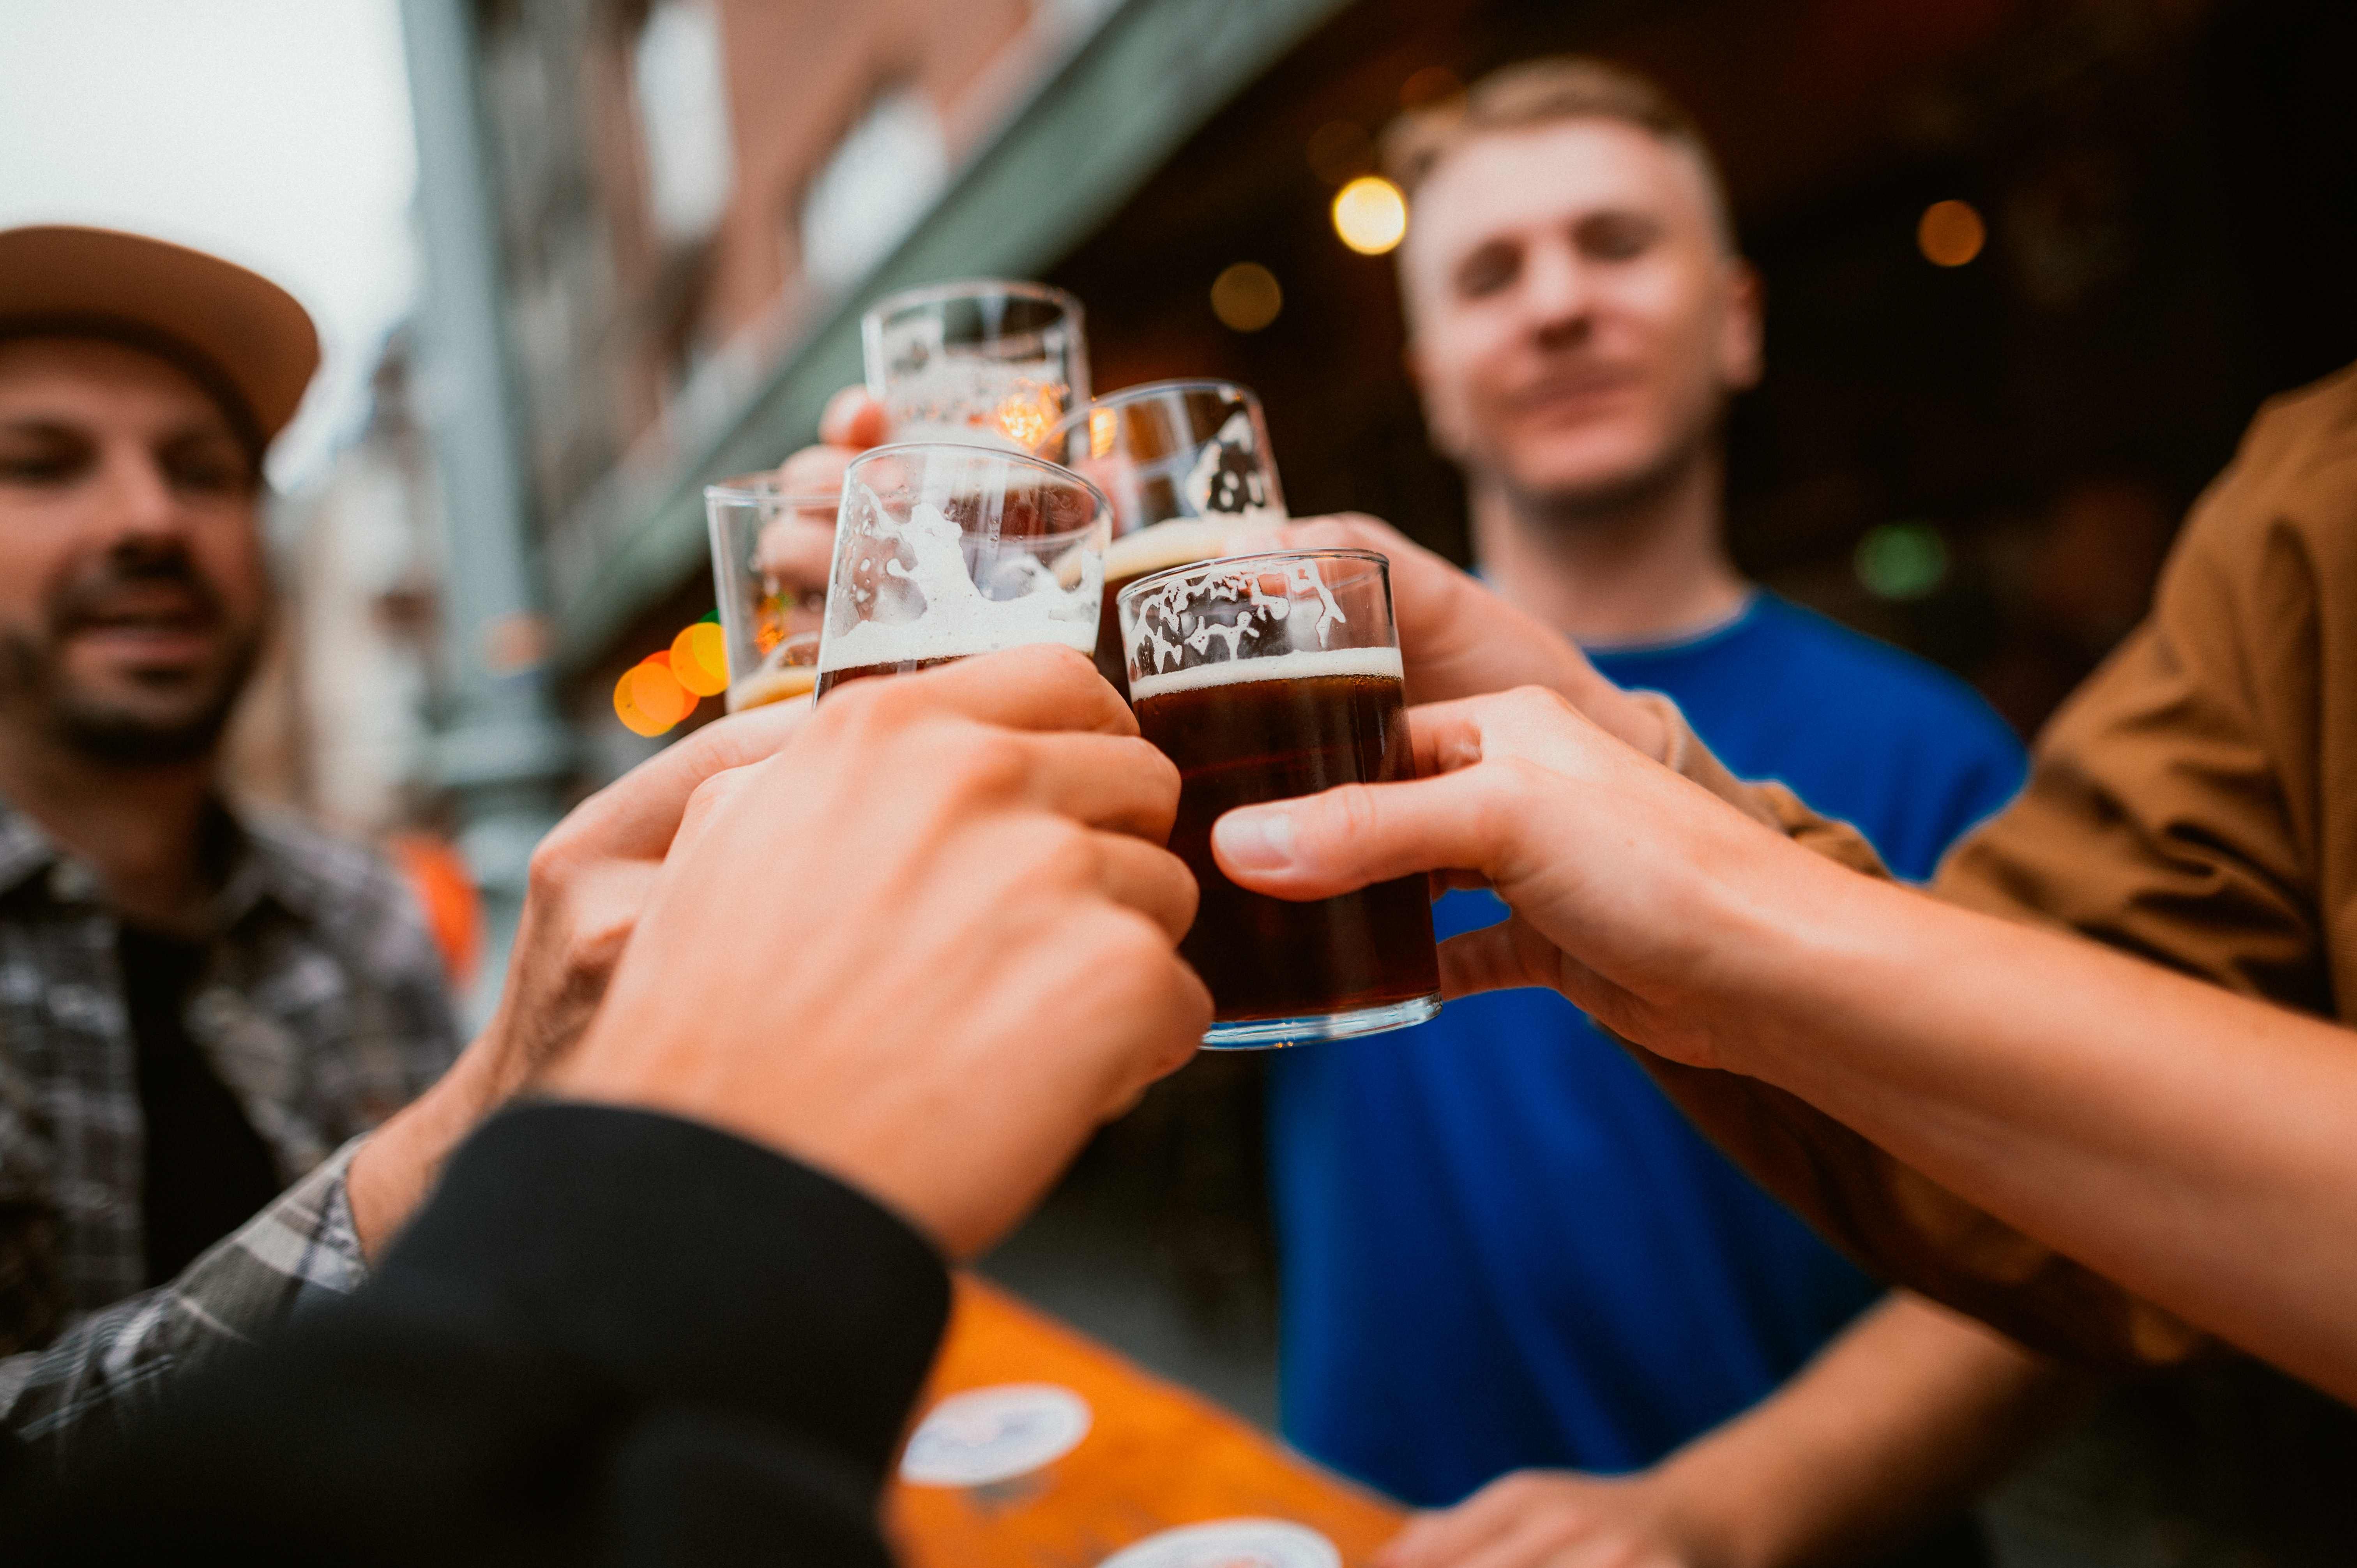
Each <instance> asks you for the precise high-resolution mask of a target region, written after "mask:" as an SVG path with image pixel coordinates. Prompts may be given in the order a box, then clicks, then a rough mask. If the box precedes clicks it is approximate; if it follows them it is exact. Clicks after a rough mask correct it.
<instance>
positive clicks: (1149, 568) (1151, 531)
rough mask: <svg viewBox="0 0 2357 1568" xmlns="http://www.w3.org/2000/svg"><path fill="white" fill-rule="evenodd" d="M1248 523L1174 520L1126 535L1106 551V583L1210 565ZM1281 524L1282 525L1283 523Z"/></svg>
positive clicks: (1181, 518)
mask: <svg viewBox="0 0 2357 1568" xmlns="http://www.w3.org/2000/svg"><path fill="white" fill-rule="evenodd" d="M1242 521H1245V520H1243V519H1238V518H1208V517H1174V518H1172V519H1170V520H1169V521H1168V522H1157V523H1156V524H1155V525H1154V526H1153V527H1151V528H1141V529H1139V530H1138V531H1137V532H1135V533H1125V534H1123V535H1122V536H1121V537H1120V538H1119V539H1116V540H1114V542H1112V543H1111V544H1110V545H1108V546H1106V548H1105V570H1104V575H1105V581H1106V582H1108V583H1118V582H1120V581H1121V580H1122V579H1123V578H1125V577H1143V576H1145V575H1146V574H1147V573H1148V572H1159V571H1161V570H1163V569H1164V568H1165V567H1168V566H1185V565H1188V564H1190V563H1193V562H1196V561H1209V560H1211V558H1212V557H1213V556H1216V555H1219V554H1221V553H1224V552H1225V550H1226V549H1227V543H1228V535H1229V534H1230V533H1231V532H1233V531H1234V530H1235V528H1236V527H1237V526H1238V525H1239V523H1240V522H1242ZM1279 521H1282V520H1281V519H1280V520H1279Z"/></svg>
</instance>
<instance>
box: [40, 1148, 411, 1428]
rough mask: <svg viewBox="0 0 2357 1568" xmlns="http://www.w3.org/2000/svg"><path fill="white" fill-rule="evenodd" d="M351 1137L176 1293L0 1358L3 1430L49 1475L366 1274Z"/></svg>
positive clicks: (132, 1303) (218, 1248)
mask: <svg viewBox="0 0 2357 1568" xmlns="http://www.w3.org/2000/svg"><path fill="white" fill-rule="evenodd" d="M360 1144H361V1140H360V1139H358V1138H355V1139H353V1140H352V1141H351V1142H350V1143H348V1144H345V1145H344V1146H343V1147H342V1148H340V1149H339V1150H337V1151H336V1153H335V1154H334V1155H331V1156H330V1157H329V1158H328V1160H327V1161H326V1162H324V1163H323V1164H322V1165H320V1166H319V1167H318V1168H317V1170H314V1171H313V1172H312V1173H311V1174H310V1175H309V1176H305V1177H304V1178H303V1179H302V1180H301V1181H299V1182H297V1183H296V1184H295V1185H294V1186H293V1187H289V1188H287V1189H286V1191H285V1192H284V1193H283V1194H281V1195H280V1196H279V1197H278V1199H277V1201H275V1202H274V1203H273V1204H272V1205H271V1206H270V1207H269V1208H265V1209H264V1210H263V1211H262V1212H261V1213H259V1214H257V1215H255V1216H254V1217H253V1219H249V1220H247V1221H246V1222H245V1224H244V1225H243V1226H242V1227H240V1228H239V1229H238V1230H236V1231H235V1232H233V1233H232V1234H231V1235H229V1236H227V1237H225V1238H223V1239H222V1240H221V1241H219V1242H217V1243H215V1244H214V1246H213V1247H212V1248H211V1249H210V1251H207V1252H206V1253H205V1254H204V1255H203V1256H202V1257H199V1259H198V1260H197V1261H196V1262H193V1263H190V1264H189V1265H188V1267H187V1268H186V1269H184V1270H183V1271H181V1273H180V1275H179V1277H178V1278H177V1279H175V1280H173V1281H172V1282H171V1283H169V1284H166V1285H159V1286H157V1287H156V1289H153V1290H148V1291H142V1292H141V1293H140V1294H137V1295H134V1296H128V1297H125V1298H124V1300H122V1301H118V1302H116V1303H114V1304H113V1305H111V1306H108V1307H106V1308H104V1309H102V1310H101V1311H98V1312H94V1313H91V1315H89V1316H86V1317H84V1318H82V1319H81V1321H79V1322H78V1323H76V1324H74V1325H73V1326H71V1327H70V1328H68V1329H67V1330H66V1332H65V1333H64V1334H63V1335H62V1336H61V1337H59V1339H58V1340H57V1341H56V1342H55V1343H53V1344H51V1345H49V1346H48V1347H47V1348H43V1349H39V1350H27V1351H25V1352H23V1353H22V1354H20V1355H15V1356H10V1357H8V1358H6V1359H5V1360H0V1425H5V1427H6V1428H7V1429H8V1430H9V1431H11V1432H13V1433H14V1434H15V1435H16V1438H17V1439H18V1440H19V1441H20V1442H21V1443H23V1444H24V1445H25V1447H26V1448H27V1451H28V1452H30V1453H32V1454H34V1455H39V1456H41V1457H42V1458H43V1459H45V1460H46V1462H47V1463H49V1464H51V1465H62V1464H64V1463H66V1462H67V1461H68V1459H69V1458H70V1455H71V1451H73V1450H75V1449H77V1448H80V1447H82V1446H84V1445H86V1444H89V1443H90V1442H91V1441H92V1440H93V1439H95V1438H98V1437H100V1436H102V1435H104V1434H109V1433H111V1432H113V1431H115V1430H117V1429H118V1428H119V1426H120V1424H121V1423H122V1422H123V1421H124V1419H125V1418H126V1417H127V1416H128V1415H130V1414H131V1413H132V1412H135V1410H137V1409H138V1408H140V1407H141V1406H142V1405H144V1404H145V1403H147V1402H152V1401H153V1400H154V1398H155V1397H156V1393H157V1391H159V1390H161V1389H162V1388H163V1387H165V1386H166V1385H167V1384H168V1382H169V1381H170V1380H171V1379H172V1378H173V1377H175V1376H177V1375H178V1373H179V1372H181V1371H182V1370H184V1369H188V1368H189V1367H193V1366H196V1365H198V1364H199V1363H201V1362H202V1361H204V1360H205V1359H207V1358H208V1357H210V1356H211V1355H213V1354H215V1353H216V1352H218V1351H220V1350H221V1348H224V1347H227V1346H231V1345H239V1344H245V1343H248V1342H250V1341H252V1340H254V1339H256V1338H259V1337H262V1336H263V1335H264V1334H265V1333H267V1332H268V1331H269V1330H270V1329H272V1328H273V1327H274V1326H276V1325H278V1324H279V1323H281V1322H283V1321H284V1320H285V1318H286V1317H287V1316H288V1315H289V1314H290V1313H292V1312H294V1311H295V1310H296V1309H297V1308H298V1307H299V1306H300V1305H302V1303H303V1302H304V1300H305V1298H307V1297H316V1296H318V1295H320V1294H323V1293H324V1294H329V1295H348V1294H350V1293H351V1292H352V1291H354V1290H356V1289H358V1288H359V1286H360V1283H361V1281H362V1280H363V1279H365V1278H366V1277H367V1275H368V1263H367V1261H366V1259H365V1258H364V1257H363V1256H362V1255H361V1244H360V1235H359V1232H358V1231H357V1230H355V1229H354V1228H353V1225H352V1208H351V1202H350V1197H348V1195H347V1194H346V1191H345V1187H344V1174H345V1171H346V1168H347V1167H348V1166H349V1165H350V1164H351V1157H352V1152H353V1150H355V1149H357V1148H358V1147H359V1146H360Z"/></svg>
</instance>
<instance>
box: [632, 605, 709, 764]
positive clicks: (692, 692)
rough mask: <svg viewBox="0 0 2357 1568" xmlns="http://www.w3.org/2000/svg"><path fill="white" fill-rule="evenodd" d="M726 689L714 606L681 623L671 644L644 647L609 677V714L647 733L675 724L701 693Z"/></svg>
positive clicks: (691, 709) (635, 731)
mask: <svg viewBox="0 0 2357 1568" xmlns="http://www.w3.org/2000/svg"><path fill="white" fill-rule="evenodd" d="M727 689H728V640H727V638H726V635H724V634H723V633H722V631H721V629H720V617H719V614H718V612H717V611H706V612H705V615H704V618H702V619H700V620H698V621H696V622H695V623H694V625H692V626H688V627H684V628H681V630H680V634H679V635H678V636H677V637H674V638H673V639H671V646H670V647H669V648H666V649H664V650H662V651H660V652H657V653H650V654H648V655H647V656H646V657H645V658H644V659H641V660H639V661H638V662H637V663H636V664H633V665H631V666H630V668H629V669H628V670H625V671H622V678H621V679H620V680H619V681H617V682H614V716H615V717H616V718H618V719H619V720H621V721H622V725H623V727H625V728H627V729H629V730H630V732H631V733H632V734H634V735H642V736H649V737H652V736H659V735H662V734H663V733H665V732H666V731H669V730H671V729H673V728H675V727H677V725H679V722H680V721H681V720H682V719H684V718H686V717H687V715H688V714H692V713H694V712H695V709H696V704H698V703H701V702H702V701H703V700H704V699H705V698H706V697H716V696H718V695H719V694H720V693H723V692H725V691H726V690H727Z"/></svg>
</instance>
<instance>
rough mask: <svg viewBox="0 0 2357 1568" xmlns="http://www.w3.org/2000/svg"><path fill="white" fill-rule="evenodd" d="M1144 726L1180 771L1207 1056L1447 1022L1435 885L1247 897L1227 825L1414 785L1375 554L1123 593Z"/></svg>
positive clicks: (1384, 578) (1212, 573)
mask: <svg viewBox="0 0 2357 1568" xmlns="http://www.w3.org/2000/svg"><path fill="white" fill-rule="evenodd" d="M1119 611H1120V617H1121V632H1122V642H1123V646H1124V649H1125V653H1126V657H1127V662H1128V675H1129V698H1130V705H1131V707H1132V708H1134V709H1135V711H1136V714H1137V723H1138V727H1139V729H1140V730H1141V731H1143V732H1144V734H1145V736H1146V738H1147V739H1148V740H1150V741H1152V742H1154V744H1155V745H1156V746H1159V747H1161V749H1162V751H1163V753H1164V755H1166V756H1168V757H1169V758H1170V759H1171V761H1173V762H1175V763H1177V764H1178V765H1179V779H1180V785H1179V819H1178V822H1177V825H1176V826H1174V827H1173V828H1172V829H1171V832H1170V848H1171V849H1172V851H1173V852H1174V853H1176V854H1178V855H1179V858H1180V859H1181V860H1184V861H1185V862H1186V863H1187V866H1188V869H1189V870H1190V871H1192V872H1193V873H1194V874H1195V879H1196V882H1197V883H1198V885H1199V886H1200V892H1201V902H1200V905H1199V906H1198V909H1197V913H1196V917H1195V924H1194V927H1193V929H1191V930H1189V932H1188V934H1187V938H1186V940H1184V941H1183V942H1182V943H1181V944H1180V945H1179V951H1180V953H1181V955H1182V956H1184V957H1185V958H1186V960H1187V961H1188V962H1189V963H1191V964H1193V965H1194V966H1195V971H1196V972H1197V973H1198V974H1200V975H1201V976H1202V978H1203V983H1205V984H1206V985H1208V986H1210V987H1211V999H1212V1003H1213V1005H1214V1008H1215V1018H1216V1020H1217V1021H1216V1022H1215V1023H1213V1025H1212V1026H1211V1031H1210V1032H1209V1033H1208V1034H1206V1035H1205V1036H1204V1037H1203V1043H1204V1044H1205V1045H1207V1046H1218V1047H1236V1046H1274V1045H1290V1044H1294V1043H1297V1042H1299V1041H1304V1040H1332V1039H1344V1038H1348V1037H1351V1036H1357V1035H1369V1034H1375V1033H1378V1032H1380V1031H1382V1030H1385V1029H1397V1028H1403V1027H1405V1026H1408V1025H1410V1024H1420V1023H1422V1022H1424V1021H1425V1020H1426V1019H1427V1018H1429V1017H1431V1016H1432V1015H1434V1014H1436V1013H1437V1012H1439V1011H1440V966H1439V959H1438V955H1437V950H1436V948H1435V947H1434V943H1433V935H1432V904H1431V897H1430V894H1429V890H1428V888H1427V885H1426V880H1425V878H1424V877H1422V876H1405V877H1400V878H1398V879H1396V880H1394V881H1390V882H1383V883H1377V884H1375V885H1373V886H1368V887H1363V888H1361V889H1359V890H1358V891H1356V892H1352V893H1347V894H1344V895H1341V896H1340V897H1332V898H1322V899H1318V900H1316V901H1313V902H1293V901H1289V900H1286V899H1281V898H1274V897H1268V896H1266V895H1265V894H1259V893H1251V892H1247V891H1245V890H1244V889H1243V888H1242V887H1239V886H1236V885H1235V884H1234V883H1233V882H1232V881H1230V880H1229V879H1228V877H1227V875H1226V874H1225V873H1224V872H1222V870H1221V869H1220V867H1219V865H1218V863H1217V862H1216V861H1215V860H1214V859H1213V858H1212V854H1211V825H1212V824H1213V823H1214V822H1217V821H1219V819H1220V817H1221V815H1222V813H1224V812H1226V811H1231V810H1232V809H1234V808H1236V807H1238V806H1250V805H1258V804H1261V803H1264V802H1265V801H1270V800H1289V799H1292V798H1294V797H1296V796H1301V795H1311V794H1316V793H1318V792H1319V791H1321V790H1325V789H1332V788H1334V787H1335V786H1337V785H1340V784H1377V783H1390V782H1394V781H1396V780H1402V779H1410V778H1413V777H1414V776H1415V764H1414V760H1413V756H1412V752H1411V748H1410V744H1409V738H1408V728H1407V704H1406V697H1405V685H1404V683H1403V682H1402V680H1401V674H1400V655H1399V641H1398V639H1397V637H1396V635H1395V634H1394V629H1393V626H1392V606H1391V583H1390V575H1389V567H1388V564H1387V563H1386V562H1385V561H1384V558H1383V556H1382V555H1379V554H1377V553H1374V552H1372V551H1365V550H1323V551H1297V552H1289V553H1280V554H1272V555H1243V556H1232V557H1230V558H1228V559H1226V560H1221V561H1211V562H1206V563H1204V564H1200V565H1192V566H1182V567H1179V568H1176V569H1174V570H1171V571H1168V572H1160V573H1157V574H1155V575H1152V576H1148V577H1144V578H1141V579H1139V580H1138V581H1137V582H1135V583H1133V584H1131V585H1129V586H1128V587H1126V588H1125V589H1124V590H1122V593H1121V596H1120V600H1119Z"/></svg>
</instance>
